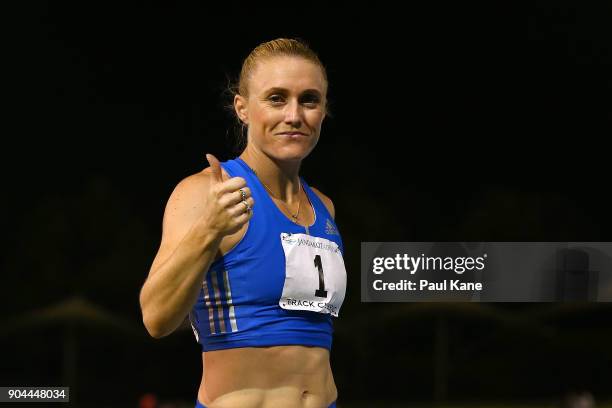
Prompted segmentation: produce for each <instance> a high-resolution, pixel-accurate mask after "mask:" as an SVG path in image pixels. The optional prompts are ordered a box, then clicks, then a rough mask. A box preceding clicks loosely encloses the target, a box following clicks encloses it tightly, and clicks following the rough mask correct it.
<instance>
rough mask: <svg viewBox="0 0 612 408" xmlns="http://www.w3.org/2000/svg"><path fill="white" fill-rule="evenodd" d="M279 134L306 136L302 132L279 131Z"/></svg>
mask: <svg viewBox="0 0 612 408" xmlns="http://www.w3.org/2000/svg"><path fill="white" fill-rule="evenodd" d="M279 135H284V136H306V133H302V132H282V133H279Z"/></svg>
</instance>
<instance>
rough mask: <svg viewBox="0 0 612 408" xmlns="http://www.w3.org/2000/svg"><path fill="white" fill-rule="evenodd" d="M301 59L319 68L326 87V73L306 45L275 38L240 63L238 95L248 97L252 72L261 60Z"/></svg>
mask: <svg viewBox="0 0 612 408" xmlns="http://www.w3.org/2000/svg"><path fill="white" fill-rule="evenodd" d="M281 56H288V57H301V58H304V59H305V60H307V61H310V62H312V63H313V64H315V65H316V66H318V67H319V68H321V72H322V73H323V79H324V80H325V84H326V85H327V71H326V70H325V67H324V66H323V64H322V63H321V60H319V57H318V56H317V54H316V53H315V52H314V51H313V50H311V49H310V47H309V46H308V44H306V43H305V42H304V41H302V40H297V39H287V38H277V39H276V40H272V41H268V42H265V43H263V44H259V45H258V46H257V47H255V48H254V49H253V51H251V53H250V54H249V55H248V56H247V57H246V59H245V60H244V62H243V63H242V69H241V71H240V78H239V79H238V87H237V91H238V94H239V95H241V96H244V97H245V98H248V96H249V87H248V85H249V79H250V78H251V75H253V71H255V68H256V67H257V64H258V63H259V62H261V61H263V60H266V59H268V58H273V57H281Z"/></svg>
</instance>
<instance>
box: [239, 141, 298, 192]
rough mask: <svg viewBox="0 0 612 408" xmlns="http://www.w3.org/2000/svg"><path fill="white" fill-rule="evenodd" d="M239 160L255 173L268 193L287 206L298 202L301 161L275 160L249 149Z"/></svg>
mask: <svg viewBox="0 0 612 408" xmlns="http://www.w3.org/2000/svg"><path fill="white" fill-rule="evenodd" d="M240 158H241V159H242V160H243V161H244V162H245V163H246V164H247V165H248V166H249V167H250V168H251V169H253V170H254V171H255V173H257V177H258V178H259V180H260V181H261V182H262V183H263V184H264V185H265V186H266V187H267V188H268V189H270V190H271V191H270V193H272V195H274V196H275V197H276V198H279V199H281V200H283V201H285V202H287V203H288V204H291V203H292V202H294V201H297V200H298V197H299V193H300V182H299V171H300V165H301V161H289V162H287V161H280V160H275V159H273V158H271V157H269V156H267V155H266V154H264V153H263V152H260V151H257V150H255V149H249V146H247V148H246V149H245V150H244V152H243V153H242V154H241V155H240Z"/></svg>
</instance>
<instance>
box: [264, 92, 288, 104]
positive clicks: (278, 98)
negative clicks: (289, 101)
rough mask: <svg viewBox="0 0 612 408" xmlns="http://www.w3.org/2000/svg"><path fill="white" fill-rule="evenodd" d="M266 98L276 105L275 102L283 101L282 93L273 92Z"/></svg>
mask: <svg viewBox="0 0 612 408" xmlns="http://www.w3.org/2000/svg"><path fill="white" fill-rule="evenodd" d="M268 100H269V101H270V102H272V104H275V105H277V104H280V103H283V102H284V101H285V98H284V97H283V96H282V95H279V94H273V95H270V96H268Z"/></svg>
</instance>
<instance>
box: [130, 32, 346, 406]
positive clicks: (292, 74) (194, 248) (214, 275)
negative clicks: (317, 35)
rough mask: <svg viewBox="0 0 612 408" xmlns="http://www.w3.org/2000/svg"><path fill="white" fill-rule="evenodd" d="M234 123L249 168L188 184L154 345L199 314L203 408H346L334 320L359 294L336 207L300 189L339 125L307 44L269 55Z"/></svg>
mask: <svg viewBox="0 0 612 408" xmlns="http://www.w3.org/2000/svg"><path fill="white" fill-rule="evenodd" d="M237 90H238V91H237V92H236V94H235V96H234V110H235V113H236V115H237V118H238V120H240V122H241V124H242V126H244V127H246V128H247V141H246V147H245V148H244V150H243V152H242V153H241V154H240V156H239V157H236V158H235V159H233V160H228V161H226V162H223V163H220V162H219V161H218V160H217V159H216V158H215V157H214V156H213V155H211V154H208V155H207V156H206V158H207V160H208V162H209V164H210V166H209V167H208V168H206V169H204V170H202V171H201V172H199V173H197V174H193V175H191V176H189V177H187V178H185V179H184V180H182V181H181V182H180V183H178V185H177V186H176V188H175V189H174V191H173V192H172V194H171V196H170V198H169V200H168V203H167V205H166V209H165V214H164V219H163V233H162V239H161V245H160V248H159V250H158V253H157V255H156V257H155V260H154V261H153V264H152V266H151V269H150V272H149V276H148V277H147V280H146V281H145V283H144V285H143V287H142V290H141V293H140V304H141V308H142V314H143V322H144V324H145V326H146V328H147V330H148V332H149V333H150V334H151V336H153V337H155V338H159V337H163V336H166V335H168V334H170V333H171V332H173V331H174V330H175V329H176V328H177V327H178V326H180V324H181V323H182V322H183V321H184V319H185V317H186V316H187V315H189V319H190V322H191V326H192V328H193V331H194V334H195V336H196V339H197V341H198V342H199V343H200V344H201V346H202V365H203V370H202V380H201V384H200V388H199V391H198V395H197V401H196V407H209V408H278V407H287V408H293V407H295V408H327V407H335V406H336V402H335V401H336V399H337V394H338V392H337V389H336V385H335V383H334V378H333V375H332V371H331V366H330V350H331V343H332V316H334V317H337V316H338V312H339V309H340V306H341V305H342V302H343V300H344V295H345V290H346V271H345V268H344V261H343V253H344V250H343V246H342V240H341V238H340V235H339V232H338V228H337V226H336V224H335V222H334V206H333V204H332V201H331V200H330V199H329V198H328V197H326V196H325V195H324V194H323V193H321V192H320V191H318V190H316V189H315V188H314V187H310V186H309V185H308V184H307V183H306V182H305V181H304V179H303V178H302V177H300V176H299V170H300V165H301V163H302V160H304V159H305V158H306V157H307V156H308V154H309V153H310V152H311V151H312V149H313V148H314V147H315V145H316V144H317V141H318V139H319V134H320V131H321V124H322V122H323V119H324V118H325V115H326V104H327V100H326V95H327V76H326V72H325V68H324V67H323V65H322V63H321V62H320V61H319V58H318V57H317V55H316V54H315V53H314V52H313V51H312V50H311V49H310V48H308V46H306V45H305V44H304V43H302V42H301V41H298V40H288V39H277V40H274V41H270V42H267V43H264V44H261V45H259V46H258V47H256V48H255V49H254V50H253V51H252V52H251V54H250V55H249V56H248V57H247V58H246V60H245V61H244V63H243V66H242V70H241V74H240V79H239V83H238V87H237Z"/></svg>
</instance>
